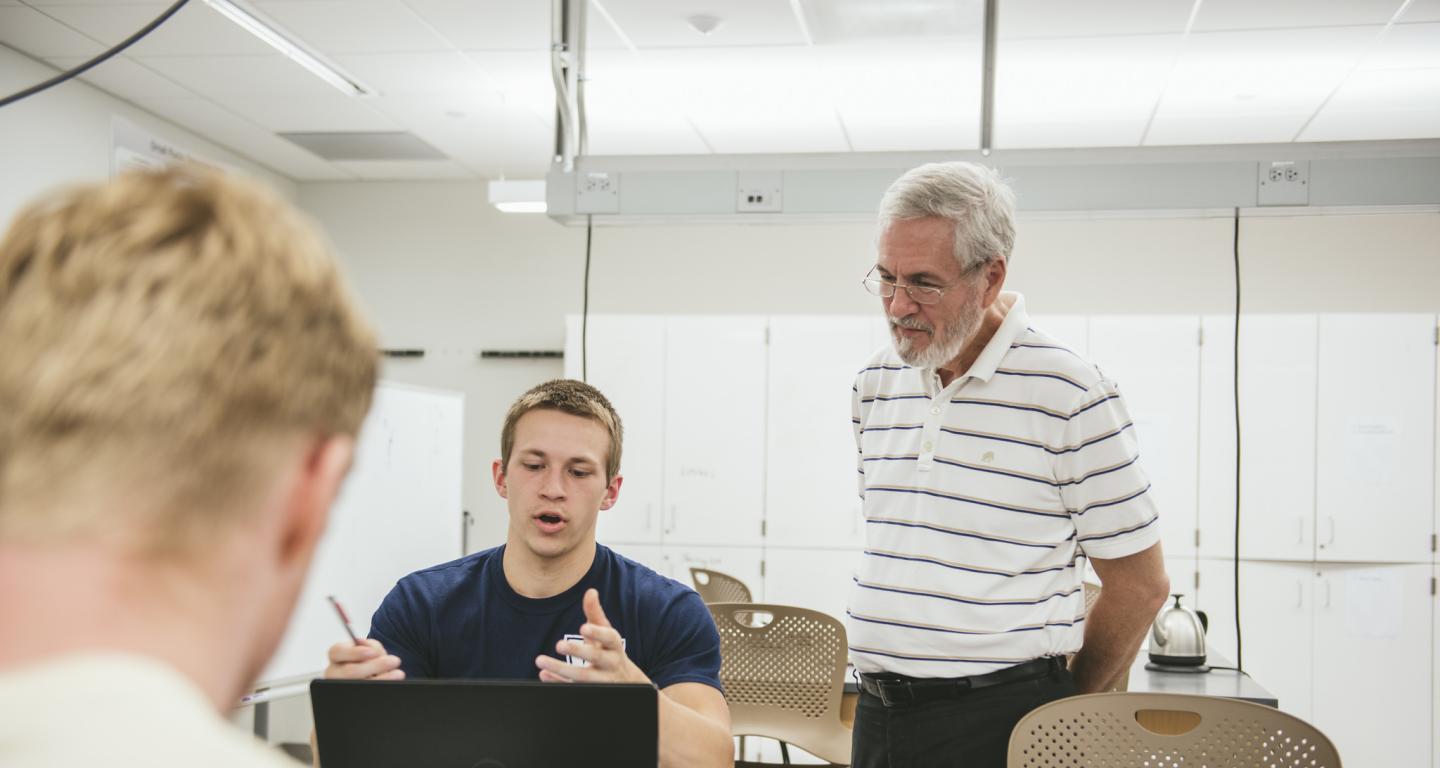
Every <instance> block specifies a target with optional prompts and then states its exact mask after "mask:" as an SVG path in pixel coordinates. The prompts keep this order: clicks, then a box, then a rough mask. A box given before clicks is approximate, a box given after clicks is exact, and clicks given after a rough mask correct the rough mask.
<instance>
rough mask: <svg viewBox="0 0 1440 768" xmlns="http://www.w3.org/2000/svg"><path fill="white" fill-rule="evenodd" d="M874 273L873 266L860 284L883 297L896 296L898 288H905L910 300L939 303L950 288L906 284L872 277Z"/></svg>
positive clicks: (920, 302)
mask: <svg viewBox="0 0 1440 768" xmlns="http://www.w3.org/2000/svg"><path fill="white" fill-rule="evenodd" d="M873 274H875V268H874V267H871V268H870V271H869V272H868V273H866V277H865V279H864V280H861V281H860V284H861V285H864V286H865V290H867V291H869V292H870V293H872V294H874V295H876V296H879V297H880V298H882V299H888V298H890V297H891V296H894V295H895V289H896V288H904V289H905V295H907V296H909V297H910V300H911V301H913V302H915V303H916V304H939V303H940V298H941V297H942V296H944V295H945V291H947V290H949V289H948V288H932V287H930V286H928V285H904V284H902V283H897V282H895V281H894V280H884V279H882V278H878V277H870V275H873Z"/></svg>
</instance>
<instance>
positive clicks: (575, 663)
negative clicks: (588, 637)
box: [560, 635, 625, 667]
mask: <svg viewBox="0 0 1440 768" xmlns="http://www.w3.org/2000/svg"><path fill="white" fill-rule="evenodd" d="M560 639H562V640H569V641H571V642H574V643H583V642H585V636H584V635H561V636H560ZM620 649H621V650H624V649H625V638H623V637H622V638H620ZM565 663H566V664H569V665H570V666H572V667H588V666H590V662H588V661H586V660H584V659H581V658H577V657H575V656H571V655H569V654H566V655H565Z"/></svg>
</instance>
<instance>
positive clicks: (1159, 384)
mask: <svg viewBox="0 0 1440 768" xmlns="http://www.w3.org/2000/svg"><path fill="white" fill-rule="evenodd" d="M1199 338H1200V319H1199V318H1198V317H1195V316H1174V315H1163V316H1144V315H1136V316H1129V317H1120V316H1111V317H1092V318H1090V358H1091V360H1092V362H1094V363H1095V364H1096V365H1097V366H1098V367H1099V368H1100V370H1101V371H1103V372H1104V373H1105V375H1106V376H1108V377H1109V378H1111V379H1113V380H1115V381H1116V382H1117V383H1118V384H1119V387H1120V393H1121V395H1122V396H1123V397H1124V399H1125V404H1126V406H1127V407H1128V408H1129V410H1130V416H1131V418H1132V419H1133V420H1134V422H1135V434H1136V437H1137V438H1138V439H1139V441H1140V464H1141V466H1143V467H1144V469H1145V472H1146V474H1147V475H1149V477H1150V483H1151V489H1150V493H1151V494H1152V495H1153V496H1154V498H1155V503H1156V505H1157V506H1158V507H1159V510H1160V525H1161V535H1162V540H1163V542H1164V548H1165V552H1166V553H1167V554H1171V555H1181V554H1193V553H1194V552H1195V531H1196V527H1197V525H1198V523H1197V519H1196V514H1195V493H1196V486H1195V466H1196V462H1197V443H1198V428H1199V403H1200V391H1199V390H1200V351H1199V350H1200V344H1199Z"/></svg>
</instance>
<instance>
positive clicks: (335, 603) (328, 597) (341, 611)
mask: <svg viewBox="0 0 1440 768" xmlns="http://www.w3.org/2000/svg"><path fill="white" fill-rule="evenodd" d="M325 599H326V600H329V601H330V604H331V605H333V606H335V613H337V614H339V616H340V624H341V625H343V626H344V627H345V634H347V635H349V636H350V639H351V640H353V641H354V642H355V644H356V645H364V643H362V642H360V638H358V637H356V636H355V630H353V629H351V628H350V617H349V616H346V615H345V609H344V608H341V607H340V601H339V600H336V599H335V596H334V595H326V596H325Z"/></svg>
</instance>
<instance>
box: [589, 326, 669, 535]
mask: <svg viewBox="0 0 1440 768" xmlns="http://www.w3.org/2000/svg"><path fill="white" fill-rule="evenodd" d="M589 326H590V327H589V329H588V332H587V334H586V335H587V336H588V337H589V343H588V345H587V346H588V347H589V350H588V353H587V354H586V357H587V358H588V360H587V363H586V366H585V367H586V368H587V369H588V371H587V372H588V375H589V383H590V385H591V386H594V387H595V388H596V389H599V390H600V392H601V393H602V394H604V395H605V397H606V399H608V400H609V401H610V404H611V405H613V406H615V411H616V412H617V413H619V414H620V422H621V424H622V425H623V426H624V428H625V437H624V445H623V449H624V450H622V451H621V454H620V474H621V476H622V477H624V478H625V480H624V482H623V483H621V486H620V498H619V500H617V501H616V502H615V506H613V507H611V508H610V509H607V510H604V511H602V512H601V513H600V518H599V520H598V521H597V522H596V525H595V537H596V538H597V539H598V540H599V541H600V542H601V543H604V544H613V543H621V542H629V543H639V544H643V543H650V544H659V543H660V518H661V511H662V509H663V508H662V506H661V500H662V499H663V492H664V486H663V483H664V478H665V452H664V444H665V443H664V441H665V420H664V418H665V413H664V411H663V410H662V409H661V408H660V405H659V404H660V403H662V402H663V401H664V398H663V395H664V391H665V362H664V360H665V359H664V354H665V352H664V350H665V319H664V318H662V317H651V316H644V315H591V316H590V323H589ZM580 358H581V353H580V318H579V317H577V316H574V315H572V316H570V317H567V318H566V334H565V375H566V376H568V377H570V378H574V379H578V378H580V375H581V370H580V369H581V364H580Z"/></svg>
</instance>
